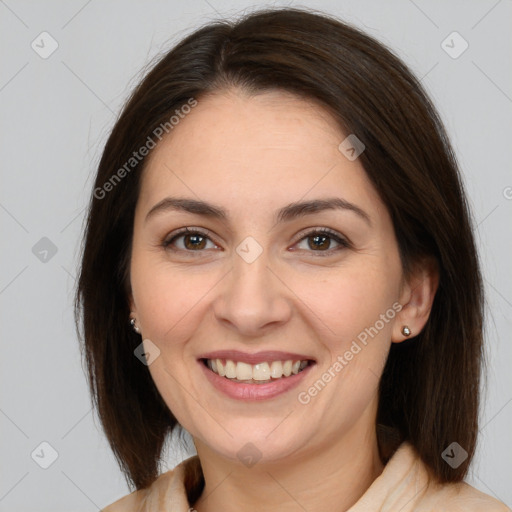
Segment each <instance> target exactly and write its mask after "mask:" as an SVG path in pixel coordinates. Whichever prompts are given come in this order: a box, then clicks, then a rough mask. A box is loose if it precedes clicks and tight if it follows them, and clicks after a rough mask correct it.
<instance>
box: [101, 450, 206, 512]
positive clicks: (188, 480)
mask: <svg viewBox="0 0 512 512" xmlns="http://www.w3.org/2000/svg"><path fill="white" fill-rule="evenodd" d="M200 475H202V473H201V472H200V464H199V459H198V458H197V456H193V457H190V458H189V459H187V460H185V461H183V462H182V463H181V464H178V466H176V467H175V468H174V469H171V470H169V471H167V472H165V473H162V474H161V475H160V476H159V477H158V478H157V479H156V480H155V481H154V482H153V483H152V484H151V485H150V486H149V487H147V488H145V489H139V490H137V491H134V492H132V493H131V494H128V495H126V496H123V497H122V498H120V499H118V500H117V501H115V502H114V503H112V504H110V505H108V506H107V507H106V508H103V509H102V510H101V512H162V511H164V510H172V511H173V512H181V511H186V512H188V510H189V505H188V494H189V492H191V491H193V490H194V489H195V488H196V486H197V485H198V483H199V481H200Z"/></svg>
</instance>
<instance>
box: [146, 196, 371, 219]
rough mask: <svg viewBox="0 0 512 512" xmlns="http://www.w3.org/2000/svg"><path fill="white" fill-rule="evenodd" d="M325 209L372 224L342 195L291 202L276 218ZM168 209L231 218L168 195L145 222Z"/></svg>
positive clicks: (207, 205)
mask: <svg viewBox="0 0 512 512" xmlns="http://www.w3.org/2000/svg"><path fill="white" fill-rule="evenodd" d="M324 210H346V211H350V212H353V213H355V214H356V215H357V216H358V217H360V218H361V219H363V220H364V221H365V222H366V223H367V224H369V225H370V226H371V224H372V223H371V220H370V216H369V215H368V214H367V213H366V212H365V211H364V210H362V209H361V208H359V206H356V205H355V204H352V203H350V202H348V201H346V200H345V199H342V198H340V197H332V198H327V199H313V200H311V201H301V202H296V203H290V204H288V205H286V206H284V207H283V208H281V209H280V210H278V212H277V215H276V219H277V223H280V222H288V221H291V220H293V219H296V218H299V217H305V216H307V215H312V214H314V213H318V212H322V211H324ZM168 211H183V212H188V213H193V214H196V215H203V216H204V217H209V218H212V219H218V220H223V221H227V220H228V219H229V215H228V213H227V212H226V210H224V209H223V208H221V207H219V206H215V205H213V204H210V203H206V202H204V201H199V200H196V199H184V198H177V197H166V198H165V199H162V201H160V202H159V203H157V204H156V205H155V206H153V207H152V208H151V210H149V212H148V213H147V215H146V219H145V222H147V221H148V220H149V219H150V218H151V217H154V216H155V215H157V214H159V213H164V212H168Z"/></svg>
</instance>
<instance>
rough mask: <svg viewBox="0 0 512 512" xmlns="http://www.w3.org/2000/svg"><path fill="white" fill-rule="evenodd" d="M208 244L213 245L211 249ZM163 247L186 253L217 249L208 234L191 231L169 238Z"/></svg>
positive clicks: (181, 232) (187, 230)
mask: <svg viewBox="0 0 512 512" xmlns="http://www.w3.org/2000/svg"><path fill="white" fill-rule="evenodd" d="M208 243H210V244H211V246H210V247H208ZM162 245H163V246H164V247H165V248H166V249H169V250H173V251H186V252H201V251H203V250H204V249H210V248H213V249H214V248H216V247H217V246H216V245H215V244H214V243H213V242H212V241H211V240H210V237H209V236H208V235H207V234H206V233H203V232H201V231H192V230H189V229H186V230H182V231H180V232H179V233H176V234H175V235H174V236H171V237H169V238H167V239H166V240H165V241H164V242H163V244H162Z"/></svg>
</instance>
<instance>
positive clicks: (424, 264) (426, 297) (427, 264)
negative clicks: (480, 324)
mask: <svg viewBox="0 0 512 512" xmlns="http://www.w3.org/2000/svg"><path fill="white" fill-rule="evenodd" d="M438 285H439V270H438V266H437V262H436V261H435V259H434V258H430V257H429V258H424V259H422V260H421V261H419V262H417V263H416V264H415V265H414V268H413V270H412V271H411V273H410V275H409V276H408V277H407V278H405V280H404V283H403V285H402V289H401V293H400V300H399V302H400V304H401V305H402V309H401V310H400V312H399V313H398V314H397V315H396V321H395V324H394V326H393V331H392V334H391V341H392V342H393V343H401V342H402V341H404V340H406V339H408V338H411V337H414V336H417V335H418V334H419V333H420V332H421V330H422V329H423V327H425V324H426V323H427V320H428V317H429V315H430V310H431V309H432V303H433V302H434V297H435V295H436V291H437V288H438ZM404 326H407V327H408V328H409V330H410V331H411V334H410V335H409V336H406V335H404V334H403V332H402V329H403V328H404Z"/></svg>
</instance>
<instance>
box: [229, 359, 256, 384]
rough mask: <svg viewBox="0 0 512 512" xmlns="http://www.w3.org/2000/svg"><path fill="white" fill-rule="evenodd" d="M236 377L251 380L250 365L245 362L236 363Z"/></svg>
mask: <svg viewBox="0 0 512 512" xmlns="http://www.w3.org/2000/svg"><path fill="white" fill-rule="evenodd" d="M226 362H227V361H226ZM233 364H235V363H233ZM236 378H237V379H238V380H251V379H252V366H251V365H250V364H247V363H236Z"/></svg>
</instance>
